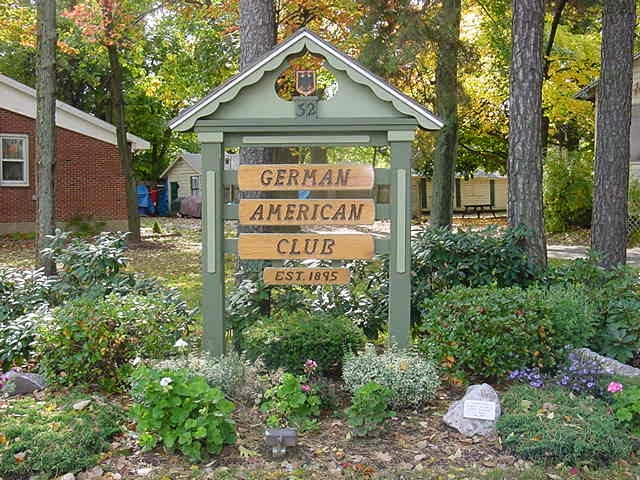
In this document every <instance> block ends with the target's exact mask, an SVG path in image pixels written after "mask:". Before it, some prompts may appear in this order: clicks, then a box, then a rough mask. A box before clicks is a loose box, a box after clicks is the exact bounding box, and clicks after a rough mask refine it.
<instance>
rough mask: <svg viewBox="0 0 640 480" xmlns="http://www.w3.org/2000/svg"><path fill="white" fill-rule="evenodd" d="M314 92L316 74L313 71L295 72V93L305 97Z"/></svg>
mask: <svg viewBox="0 0 640 480" xmlns="http://www.w3.org/2000/svg"><path fill="white" fill-rule="evenodd" d="M315 91H316V72H315V71H314V70H298V71H296V92H298V93H299V94H300V95H304V96H305V97H307V96H309V95H311V94H313V93H315Z"/></svg>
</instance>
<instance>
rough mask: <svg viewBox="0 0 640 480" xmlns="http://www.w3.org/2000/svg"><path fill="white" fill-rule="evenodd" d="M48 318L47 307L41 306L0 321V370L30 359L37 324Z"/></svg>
mask: <svg viewBox="0 0 640 480" xmlns="http://www.w3.org/2000/svg"><path fill="white" fill-rule="evenodd" d="M50 318H51V317H50V313H49V309H48V308H47V307H46V306H41V307H39V308H38V309H36V310H35V311H33V312H31V313H27V314H24V315H22V316H20V317H18V318H15V319H12V320H7V321H6V322H5V323H0V371H2V370H7V369H8V368H10V367H13V366H15V365H21V364H25V363H28V362H29V361H30V360H31V358H32V355H33V350H34V347H35V342H36V331H37V328H38V325H40V324H41V323H42V322H47V321H49V319H50Z"/></svg>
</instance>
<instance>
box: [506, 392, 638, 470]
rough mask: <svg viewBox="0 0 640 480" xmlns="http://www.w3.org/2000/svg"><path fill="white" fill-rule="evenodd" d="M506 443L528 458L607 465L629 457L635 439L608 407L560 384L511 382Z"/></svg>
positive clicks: (508, 446)
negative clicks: (544, 386) (535, 385)
mask: <svg viewBox="0 0 640 480" xmlns="http://www.w3.org/2000/svg"><path fill="white" fill-rule="evenodd" d="M502 407H503V411H504V413H503V415H502V416H501V417H500V418H499V419H498V422H497V428H498V432H499V433H500V436H501V437H502V444H503V445H504V446H505V448H507V449H508V450H510V451H511V452H513V453H514V454H516V455H518V456H519V457H522V458H524V459H527V460H533V461H535V462H542V463H548V464H552V465H553V464H556V463H559V462H563V463H565V464H568V465H584V464H590V465H596V466H597V465H604V464H608V463H610V462H612V461H615V460H617V459H620V458H625V457H626V456H627V455H629V453H630V452H631V450H632V444H631V441H630V439H629V437H628V436H627V435H626V433H625V431H624V429H621V428H620V424H619V423H618V421H617V420H616V419H615V418H614V417H613V416H612V415H611V414H610V413H609V409H608V406H607V404H606V403H605V402H603V401H601V400H597V399H594V398H593V397H583V396H575V395H573V394H567V392H566V390H563V389H560V388H550V389H536V388H531V387H527V386H523V385H516V386H513V387H511V388H510V389H509V390H508V391H507V392H506V393H505V394H504V395H503V396H502Z"/></svg>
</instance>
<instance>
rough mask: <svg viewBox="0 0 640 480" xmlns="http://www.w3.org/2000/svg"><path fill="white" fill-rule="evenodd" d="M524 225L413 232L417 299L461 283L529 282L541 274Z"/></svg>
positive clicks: (413, 264)
mask: <svg viewBox="0 0 640 480" xmlns="http://www.w3.org/2000/svg"><path fill="white" fill-rule="evenodd" d="M525 236H526V232H525V231H524V230H523V229H514V230H506V231H504V232H500V231H498V230H496V229H495V228H488V229H486V230H483V231H480V232H473V231H464V230H458V231H453V230H451V229H448V228H431V227H425V228H423V229H421V230H419V231H418V234H417V235H414V236H413V242H412V249H413V256H414V258H413V263H412V269H413V271H414V272H415V275H414V287H413V293H414V303H416V305H418V304H419V303H420V301H422V300H423V299H424V298H426V297H431V296H432V295H433V294H434V293H437V292H441V291H443V290H446V289H449V288H452V287H454V286H457V285H465V286H469V287H476V286H481V285H489V284H496V285H497V286H499V287H508V286H511V285H522V284H526V283H528V282H529V281H530V280H531V279H532V278H533V277H534V275H536V274H537V270H536V267H535V266H534V265H533V264H532V263H531V262H529V259H528V257H527V254H526V252H525V251H524V249H523V248H522V246H521V243H522V240H523V239H524V238H525Z"/></svg>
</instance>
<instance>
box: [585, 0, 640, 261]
mask: <svg viewBox="0 0 640 480" xmlns="http://www.w3.org/2000/svg"><path fill="white" fill-rule="evenodd" d="M635 20H636V6H635V1H634V0H605V1H604V13H603V20H602V47H601V56H602V62H601V65H602V66H601V70H602V71H601V74H600V85H599V89H598V106H597V108H598V115H597V118H596V161H595V186H594V187H595V188H594V191H593V216H592V222H591V224H592V227H591V248H592V249H593V250H595V251H597V252H599V253H601V254H602V264H603V266H605V267H607V268H611V267H614V266H616V265H623V264H624V263H625V262H626V246H627V224H626V222H627V191H628V188H629V156H630V152H629V133H630V128H631V86H632V82H633V34H634V28H635Z"/></svg>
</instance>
